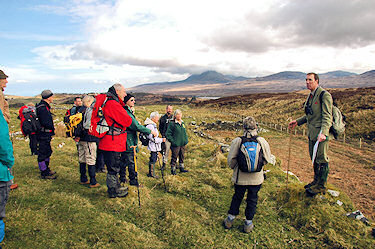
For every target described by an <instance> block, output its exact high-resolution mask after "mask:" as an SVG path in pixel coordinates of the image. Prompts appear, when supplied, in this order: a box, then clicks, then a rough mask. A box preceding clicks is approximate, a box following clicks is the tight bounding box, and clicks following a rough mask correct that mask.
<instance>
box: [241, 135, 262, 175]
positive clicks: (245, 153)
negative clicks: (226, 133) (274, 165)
mask: <svg viewBox="0 0 375 249" xmlns="http://www.w3.org/2000/svg"><path fill="white" fill-rule="evenodd" d="M237 163H238V168H239V170H241V171H242V172H248V173H251V172H260V171H261V170H262V168H263V165H264V160H263V150H262V147H261V145H260V144H259V143H258V140H257V136H254V137H251V138H247V137H241V145H240V148H239V152H238V155H237Z"/></svg>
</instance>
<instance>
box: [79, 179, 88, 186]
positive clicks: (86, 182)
mask: <svg viewBox="0 0 375 249" xmlns="http://www.w3.org/2000/svg"><path fill="white" fill-rule="evenodd" d="M79 184H81V185H87V184H90V181H89V180H87V181H85V182H79Z"/></svg>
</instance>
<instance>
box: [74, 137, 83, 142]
mask: <svg viewBox="0 0 375 249" xmlns="http://www.w3.org/2000/svg"><path fill="white" fill-rule="evenodd" d="M80 139H81V138H80V137H75V138H73V140H74V141H75V142H77V143H78V142H79V140H80Z"/></svg>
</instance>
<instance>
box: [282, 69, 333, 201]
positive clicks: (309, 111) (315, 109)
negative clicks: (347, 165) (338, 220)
mask: <svg viewBox="0 0 375 249" xmlns="http://www.w3.org/2000/svg"><path fill="white" fill-rule="evenodd" d="M306 87H307V88H308V89H309V90H310V94H309V96H308V98H307V99H306V102H305V105H304V108H305V115H304V116H302V117H300V118H298V119H297V120H293V121H291V122H290V123H289V128H291V129H294V127H296V126H297V125H303V124H304V123H307V128H308V133H307V135H308V138H309V153H310V158H311V160H314V162H313V165H314V167H313V168H314V180H313V181H312V182H311V183H309V184H307V185H305V189H306V193H307V194H308V195H309V196H314V195H316V194H318V193H325V191H326V183H327V177H328V172H329V168H328V162H329V160H328V141H329V138H330V137H332V134H331V135H330V132H329V129H330V127H331V126H332V119H333V118H332V105H333V100H332V96H331V94H330V93H329V92H327V91H326V90H324V89H323V88H321V87H320V86H319V76H318V75H317V74H316V73H308V74H307V75H306ZM320 95H322V96H320ZM317 141H318V142H319V143H318V149H317V152H316V157H315V158H314V159H313V151H314V145H315V144H316V143H317Z"/></svg>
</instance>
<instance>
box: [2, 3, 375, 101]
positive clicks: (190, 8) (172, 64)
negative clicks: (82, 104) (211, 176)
mask: <svg viewBox="0 0 375 249" xmlns="http://www.w3.org/2000/svg"><path fill="white" fill-rule="evenodd" d="M0 3H1V9H2V15H1V21H0V69H2V70H4V71H5V73H6V74H7V75H9V78H8V81H9V84H8V87H7V88H6V91H5V93H6V94H17V95H28V96H30V95H35V94H38V93H40V92H41V90H43V89H46V88H49V89H51V90H52V91H55V92H82V93H83V92H92V91H104V90H106V89H107V88H108V87H109V86H110V85H112V84H113V83H115V82H121V83H123V84H124V85H125V86H126V87H131V86H134V85H137V84H141V83H148V82H158V81H173V80H181V79H184V78H186V77H187V76H189V75H190V74H193V73H202V72H204V71H206V70H216V71H218V72H221V73H225V74H232V75H237V76H247V77H253V76H264V75H268V74H271V73H277V72H280V71H287V70H288V71H303V72H307V71H315V72H318V73H323V72H327V71H333V70H346V71H351V72H355V73H363V72H365V71H368V70H373V69H375V29H374V28H373V25H374V23H375V12H374V10H375V1H373V0H351V1H343V0H262V1H255V0H243V1H242V0H232V1H221V0H215V1H214V0H204V1H202V0H199V1H198V0H189V1H186V0H185V1H183V0H137V1H134V0H60V1H58V0H14V1H9V0H0Z"/></svg>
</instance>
